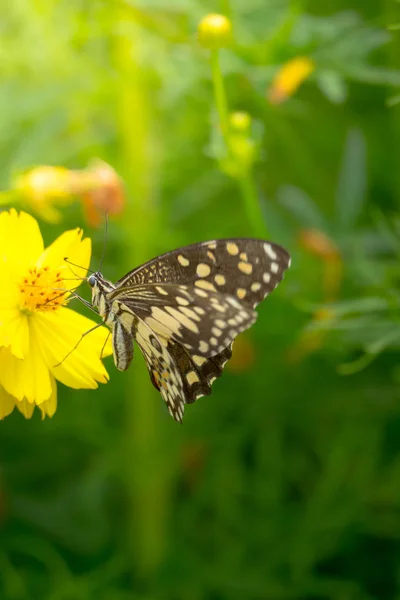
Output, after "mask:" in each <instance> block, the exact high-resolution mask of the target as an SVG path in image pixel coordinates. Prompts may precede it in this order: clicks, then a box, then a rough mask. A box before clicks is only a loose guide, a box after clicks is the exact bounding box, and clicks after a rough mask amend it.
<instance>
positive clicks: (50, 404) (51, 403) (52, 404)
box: [39, 376, 57, 419]
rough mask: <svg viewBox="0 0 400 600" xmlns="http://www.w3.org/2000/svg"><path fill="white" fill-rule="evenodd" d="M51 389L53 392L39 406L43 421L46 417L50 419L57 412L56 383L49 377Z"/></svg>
mask: <svg viewBox="0 0 400 600" xmlns="http://www.w3.org/2000/svg"><path fill="white" fill-rule="evenodd" d="M51 387H52V390H53V391H52V393H51V396H50V398H49V399H48V400H45V401H44V402H42V404H40V406H39V408H40V410H41V412H42V419H44V418H45V416H46V415H47V416H48V417H52V416H53V415H54V413H55V412H56V410H57V383H56V380H55V379H54V377H53V376H51Z"/></svg>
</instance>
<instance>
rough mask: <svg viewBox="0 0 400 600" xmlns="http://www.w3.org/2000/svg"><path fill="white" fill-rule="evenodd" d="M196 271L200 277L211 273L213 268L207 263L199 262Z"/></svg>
mask: <svg viewBox="0 0 400 600" xmlns="http://www.w3.org/2000/svg"><path fill="white" fill-rule="evenodd" d="M196 273H197V275H198V277H208V275H209V274H210V273H211V269H210V267H209V266H208V265H206V264H205V263H199V264H198V265H197V269H196Z"/></svg>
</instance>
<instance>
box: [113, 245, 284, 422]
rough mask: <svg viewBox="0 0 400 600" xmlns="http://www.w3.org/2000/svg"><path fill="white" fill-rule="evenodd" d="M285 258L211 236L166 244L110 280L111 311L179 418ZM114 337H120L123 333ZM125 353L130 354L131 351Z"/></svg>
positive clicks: (205, 389) (207, 383) (219, 365)
mask: <svg viewBox="0 0 400 600" xmlns="http://www.w3.org/2000/svg"><path fill="white" fill-rule="evenodd" d="M289 265H290V257H289V254H288V253H287V252H286V250H284V249H283V248H281V247H280V246H277V245H276V244H272V243H270V242H265V241H262V240H255V239H247V238H242V239H229V240H214V241H209V242H202V243H199V244H193V245H191V246H187V247H184V248H180V249H178V250H175V251H173V252H168V253H167V254H164V255H162V256H160V257H158V258H155V259H154V260H151V261H150V262H148V263H146V264H145V265H143V266H141V267H139V268H137V269H134V270H133V271H131V272H130V273H128V274H127V275H126V276H125V277H123V278H122V279H120V280H119V281H118V282H117V283H116V284H115V289H114V290H113V291H111V292H110V293H109V294H108V295H107V300H108V302H110V303H111V306H112V312H113V314H114V315H115V318H116V321H118V323H119V325H121V326H122V327H123V328H124V330H125V331H126V332H127V333H128V334H129V335H131V336H132V337H133V338H134V339H135V340H136V341H137V343H138V345H139V347H140V348H141V350H142V352H143V354H144V356H145V359H146V363H147V367H148V370H149V373H150V378H151V380H152V382H153V384H154V385H155V387H156V388H157V389H158V390H159V391H160V392H161V394H162V396H163V398H164V400H165V402H166V404H167V406H168V409H169V411H170V413H171V415H172V416H173V417H174V419H176V420H177V421H181V420H182V417H183V410H184V404H187V403H191V402H194V401H195V400H196V399H197V398H199V397H200V396H204V395H208V394H210V393H211V385H212V383H213V382H214V381H215V379H217V378H218V377H220V375H221V374H222V369H223V367H224V365H225V363H226V361H227V360H228V359H229V358H230V356H231V354H232V343H233V341H234V339H235V338H236V336H237V335H238V334H239V333H241V332H242V331H244V330H245V329H248V328H249V327H250V326H251V325H252V324H253V323H254V322H255V320H256V317H257V313H256V312H255V310H254V309H255V307H256V306H257V305H258V304H259V303H260V302H261V301H262V300H263V299H264V298H265V297H266V296H267V295H268V294H269V293H270V292H271V291H272V290H274V289H275V287H276V286H277V285H278V283H279V282H280V281H281V279H282V277H283V274H284V271H285V270H286V269H287V268H288V267H289ZM116 341H118V340H116ZM119 342H120V344H122V345H125V340H124V338H123V337H122V336H119ZM121 354H122V353H121ZM123 354H124V356H128V358H129V362H130V359H131V356H132V353H131V354H129V355H128V353H127V351H126V352H124V353H123ZM125 363H126V361H125ZM125 363H122V364H123V365H125ZM127 364H129V363H127ZM117 366H118V365H117ZM121 368H126V367H125V366H122V367H121Z"/></svg>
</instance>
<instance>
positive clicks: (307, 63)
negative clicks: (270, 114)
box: [268, 56, 315, 104]
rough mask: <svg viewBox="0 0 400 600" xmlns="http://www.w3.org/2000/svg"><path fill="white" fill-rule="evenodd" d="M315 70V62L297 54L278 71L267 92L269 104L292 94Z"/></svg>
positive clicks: (278, 101) (280, 100)
mask: <svg viewBox="0 0 400 600" xmlns="http://www.w3.org/2000/svg"><path fill="white" fill-rule="evenodd" d="M314 70H315V63H314V61H313V60H311V58H308V57H307V56H297V57H296V58H293V59H292V60H289V61H288V62H286V63H285V64H284V65H283V67H282V68H281V69H280V70H279V71H278V73H277V75H276V76H275V78H274V80H273V82H272V85H271V87H270V89H269V92H268V100H269V101H270V102H271V104H279V103H280V102H283V101H284V100H286V99H287V98H288V97H289V96H292V95H293V94H294V93H295V92H296V91H297V89H298V88H299V87H300V85H301V84H302V83H303V81H304V80H305V79H307V77H309V76H310V75H311V73H312V72H313V71H314Z"/></svg>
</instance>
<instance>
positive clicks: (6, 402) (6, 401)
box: [0, 385, 17, 419]
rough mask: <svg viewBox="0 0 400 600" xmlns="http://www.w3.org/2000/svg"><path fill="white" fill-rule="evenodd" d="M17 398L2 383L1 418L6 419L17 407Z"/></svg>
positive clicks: (0, 393)
mask: <svg viewBox="0 0 400 600" xmlns="http://www.w3.org/2000/svg"><path fill="white" fill-rule="evenodd" d="M16 402H17V401H16V399H15V398H14V397H13V396H11V394H9V393H8V392H6V390H5V389H4V388H3V387H2V386H1V385H0V419H4V418H5V417H7V416H8V415H10V414H11V413H12V411H13V410H14V408H15V404H16Z"/></svg>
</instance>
